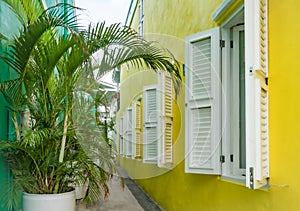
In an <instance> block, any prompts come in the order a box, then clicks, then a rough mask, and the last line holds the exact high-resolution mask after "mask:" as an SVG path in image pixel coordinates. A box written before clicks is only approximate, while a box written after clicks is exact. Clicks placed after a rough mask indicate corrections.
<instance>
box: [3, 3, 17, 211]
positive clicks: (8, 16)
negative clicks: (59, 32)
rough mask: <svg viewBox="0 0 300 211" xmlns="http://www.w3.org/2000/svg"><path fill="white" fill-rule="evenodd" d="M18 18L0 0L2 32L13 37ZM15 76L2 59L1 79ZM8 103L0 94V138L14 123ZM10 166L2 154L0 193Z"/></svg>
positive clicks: (4, 188) (5, 189)
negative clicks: (11, 120)
mask: <svg viewBox="0 0 300 211" xmlns="http://www.w3.org/2000/svg"><path fill="white" fill-rule="evenodd" d="M18 27H19V26H18V20H17V19H16V18H15V17H14V15H13V13H12V12H11V11H10V10H9V9H8V8H7V6H6V5H5V3H4V2H3V1H2V0H0V33H2V34H3V35H5V36H7V37H11V36H12V34H14V33H16V32H17V29H18ZM5 51H6V48H5V47H4V46H3V43H1V45H0V53H1V54H2V53H3V52H5ZM12 77H14V73H13V72H12V71H10V70H9V68H8V66H7V65H6V64H5V63H4V62H3V61H2V60H0V81H5V80H8V79H11V78H12ZM7 106H8V105H7V103H6V101H5V100H4V98H3V95H2V94H0V123H1V124H0V140H3V139H7V138H8V137H9V131H12V123H11V122H9V117H8V115H9V113H8V109H7ZM9 178H10V173H9V167H8V165H7V164H6V163H5V162H4V161H3V159H2V156H1V155H0V194H2V193H5V191H7V189H8V185H9V180H8V179H9ZM0 211H7V209H5V208H3V207H2V206H0Z"/></svg>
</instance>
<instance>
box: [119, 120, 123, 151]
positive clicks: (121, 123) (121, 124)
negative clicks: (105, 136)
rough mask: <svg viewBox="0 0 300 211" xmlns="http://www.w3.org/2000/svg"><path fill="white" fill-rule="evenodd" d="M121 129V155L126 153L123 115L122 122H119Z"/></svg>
mask: <svg viewBox="0 0 300 211" xmlns="http://www.w3.org/2000/svg"><path fill="white" fill-rule="evenodd" d="M119 131H120V133H119V134H120V143H119V150H120V155H124V118H123V116H122V117H120V124H119Z"/></svg>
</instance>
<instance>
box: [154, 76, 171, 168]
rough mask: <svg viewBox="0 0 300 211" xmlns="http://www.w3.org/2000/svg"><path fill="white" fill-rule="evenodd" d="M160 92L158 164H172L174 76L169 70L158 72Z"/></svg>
mask: <svg viewBox="0 0 300 211" xmlns="http://www.w3.org/2000/svg"><path fill="white" fill-rule="evenodd" d="M158 86H159V89H158V93H159V100H160V103H159V105H160V112H159V114H160V119H159V129H160V134H159V144H158V151H159V158H158V166H170V165H171V164H172V163H173V150H172V149H173V141H172V123H173V117H172V77H171V75H170V74H169V73H167V72H162V71H160V72H159V73H158Z"/></svg>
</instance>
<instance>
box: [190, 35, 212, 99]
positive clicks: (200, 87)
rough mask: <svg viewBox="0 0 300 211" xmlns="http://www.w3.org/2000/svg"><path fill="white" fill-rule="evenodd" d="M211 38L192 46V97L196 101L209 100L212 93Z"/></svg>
mask: <svg viewBox="0 0 300 211" xmlns="http://www.w3.org/2000/svg"><path fill="white" fill-rule="evenodd" d="M210 43H211V38H210V37H209V38H206V39H203V40H201V41H197V42H194V43H193V44H192V48H193V50H192V51H193V54H192V60H193V63H192V70H193V72H192V78H191V79H192V81H191V82H192V86H191V87H192V95H193V97H194V99H198V98H208V97H209V96H210V91H211V44H210Z"/></svg>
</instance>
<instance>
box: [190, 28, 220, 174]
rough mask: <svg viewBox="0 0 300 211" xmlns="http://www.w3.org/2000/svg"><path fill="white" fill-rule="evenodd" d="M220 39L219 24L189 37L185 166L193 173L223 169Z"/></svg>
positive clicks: (218, 171)
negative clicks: (217, 26)
mask: <svg viewBox="0 0 300 211" xmlns="http://www.w3.org/2000/svg"><path fill="white" fill-rule="evenodd" d="M219 43H220V33H219V28H214V29H211V30H208V31H204V32H201V33H199V34H195V35H192V36H190V37H188V38H187V46H186V82H187V88H186V161H185V167H186V168H185V170H186V172H189V173H203V174H220V171H221V163H220V150H221V111H220V109H221V100H220V92H221V83H220V80H219V78H220V46H219Z"/></svg>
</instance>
